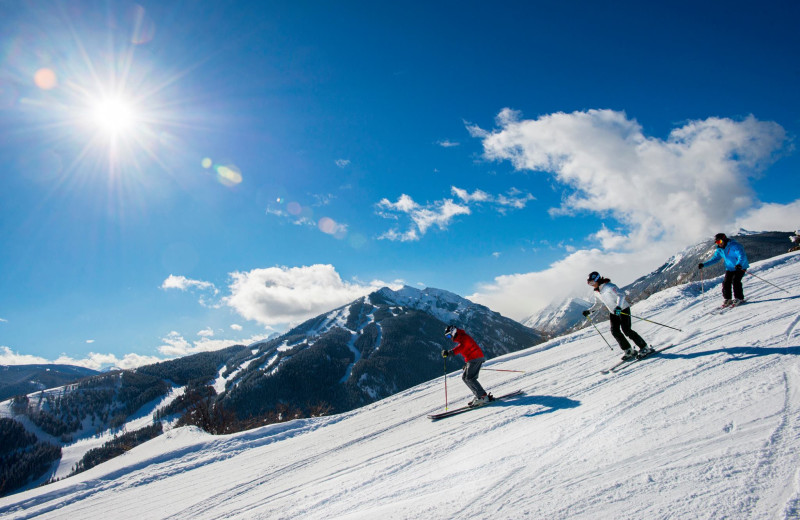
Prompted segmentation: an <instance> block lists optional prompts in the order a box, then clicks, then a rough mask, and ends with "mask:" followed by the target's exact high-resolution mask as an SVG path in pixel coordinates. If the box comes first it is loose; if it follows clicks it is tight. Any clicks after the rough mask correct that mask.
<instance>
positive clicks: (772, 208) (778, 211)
mask: <svg viewBox="0 0 800 520" xmlns="http://www.w3.org/2000/svg"><path fill="white" fill-rule="evenodd" d="M798 228H800V200H796V201H794V202H792V203H790V204H761V205H759V206H756V207H754V208H752V209H750V210H749V211H747V212H746V213H745V214H743V215H742V216H741V217H739V218H738V219H737V220H736V225H735V226H733V229H748V230H755V231H793V230H795V229H798Z"/></svg>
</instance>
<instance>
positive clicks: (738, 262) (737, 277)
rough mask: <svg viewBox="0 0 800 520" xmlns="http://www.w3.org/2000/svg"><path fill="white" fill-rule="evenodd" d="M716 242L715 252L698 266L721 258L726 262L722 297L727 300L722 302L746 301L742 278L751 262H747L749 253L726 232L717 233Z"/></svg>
mask: <svg viewBox="0 0 800 520" xmlns="http://www.w3.org/2000/svg"><path fill="white" fill-rule="evenodd" d="M714 243H715V244H717V248H716V249H715V250H714V254H713V255H711V258H709V259H708V260H707V261H706V262H704V263H701V264H700V265H699V266H698V267H699V268H700V269H702V268H703V267H706V266H709V265H714V264H716V263H717V262H719V261H720V260H723V261H724V262H725V280H723V282H722V297H723V298H724V299H725V301H723V302H722V306H723V307H730V306H734V307H735V306H736V305H739V304H740V303H742V302H743V301H744V289H743V288H742V278H744V273H745V272H746V271H747V269H748V268H749V267H750V264H748V263H747V255H746V254H745V252H744V248H743V247H742V244H740V243H739V242H737V241H736V240H733V239H732V238H728V237H727V236H726V235H725V233H717V234H716V235H715V236H714ZM731 286H733V298H731Z"/></svg>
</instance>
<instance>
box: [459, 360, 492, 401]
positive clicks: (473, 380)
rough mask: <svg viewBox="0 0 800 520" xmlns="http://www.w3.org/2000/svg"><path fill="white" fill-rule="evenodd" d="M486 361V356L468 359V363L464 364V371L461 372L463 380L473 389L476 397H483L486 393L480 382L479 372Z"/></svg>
mask: <svg viewBox="0 0 800 520" xmlns="http://www.w3.org/2000/svg"><path fill="white" fill-rule="evenodd" d="M484 361H486V358H485V357H481V358H476V359H473V360H471V361H468V362H467V364H466V365H464V372H463V373H462V374H461V380H462V381H464V384H466V385H467V387H469V389H470V390H472V393H473V394H475V397H483V396H484V395H486V390H484V389H483V387H482V386H481V384H480V383H479V382H478V374H479V373H480V371H481V365H483V362H484Z"/></svg>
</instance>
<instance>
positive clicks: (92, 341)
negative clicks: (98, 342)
mask: <svg viewBox="0 0 800 520" xmlns="http://www.w3.org/2000/svg"><path fill="white" fill-rule="evenodd" d="M86 343H90V344H91V343H94V340H93V339H87V340H86Z"/></svg>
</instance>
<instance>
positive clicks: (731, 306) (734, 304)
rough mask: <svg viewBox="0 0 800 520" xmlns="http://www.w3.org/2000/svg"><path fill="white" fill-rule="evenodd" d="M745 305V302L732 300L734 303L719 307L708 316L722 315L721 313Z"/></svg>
mask: <svg viewBox="0 0 800 520" xmlns="http://www.w3.org/2000/svg"><path fill="white" fill-rule="evenodd" d="M745 303H747V301H746V300H734V302H733V303H732V304H730V305H721V306H719V307H717V308H716V309H714V310H712V311H711V312H709V314H722V313H723V312H725V311H727V310H728V309H733V308H734V307H738V306H739V305H744V304H745Z"/></svg>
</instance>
